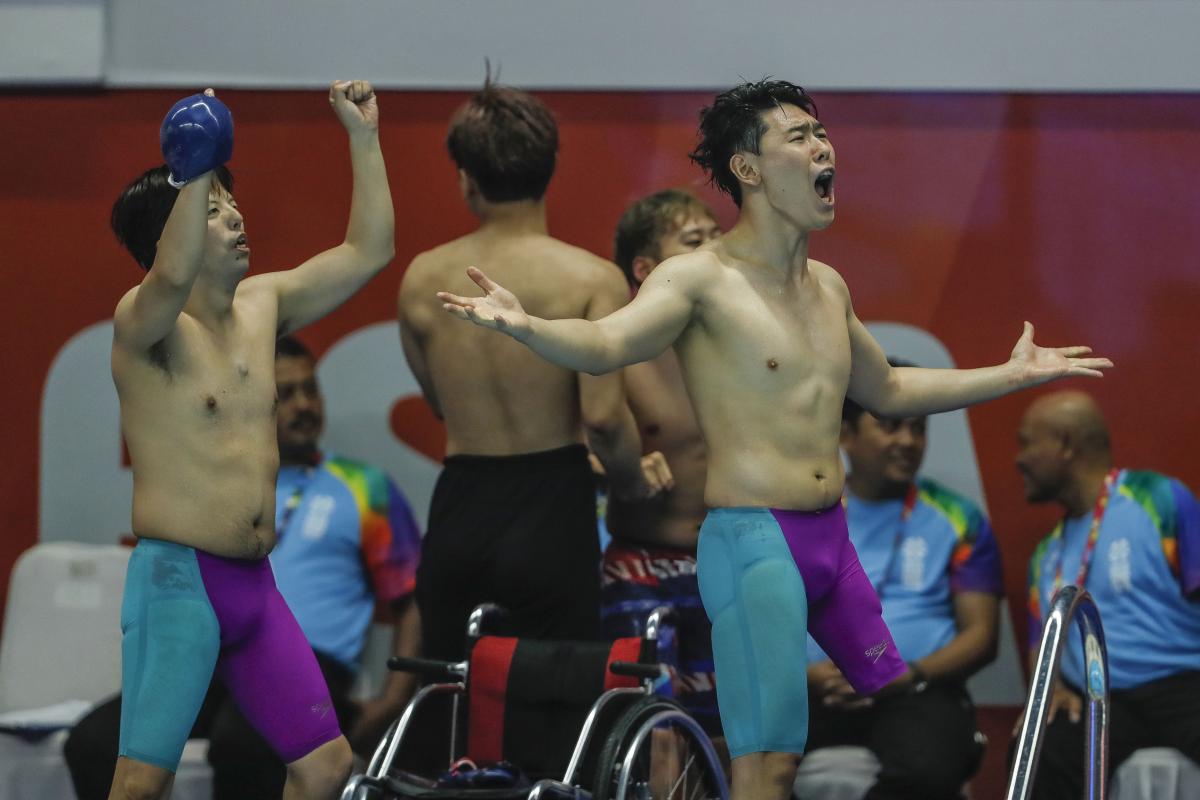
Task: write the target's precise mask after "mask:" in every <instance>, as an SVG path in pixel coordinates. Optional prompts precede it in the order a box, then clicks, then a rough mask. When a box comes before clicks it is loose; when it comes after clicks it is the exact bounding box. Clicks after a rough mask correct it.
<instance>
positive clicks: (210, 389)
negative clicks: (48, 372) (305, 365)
mask: <svg viewBox="0 0 1200 800" xmlns="http://www.w3.org/2000/svg"><path fill="white" fill-rule="evenodd" d="M136 291H138V290H137V289H134V290H133V291H131V292H130V293H129V294H128V295H126V298H125V299H124V300H122V303H126V302H129V301H130V298H131V297H132V296H133V294H134V292H136ZM277 315H278V304H277V301H276V297H275V295H274V294H273V293H271V292H267V291H262V290H256V289H254V288H251V287H250V286H247V285H246V284H243V286H241V287H239V288H238V290H237V294H236V295H235V298H234V302H233V306H232V313H231V316H230V318H229V320H228V322H227V324H225V325H224V327H223V329H222V330H221V331H220V332H215V331H213V330H211V329H208V328H206V327H204V326H202V325H201V324H200V323H199V322H198V321H197V320H196V319H195V318H193V317H191V316H189V315H187V314H180V315H179V317H178V319H177V321H176V323H175V326H174V329H173V330H172V331H171V333H170V334H168V336H167V337H166V338H165V339H163V340H162V341H161V342H159V343H157V344H155V345H153V346H151V347H150V348H148V349H145V350H135V349H134V348H132V347H131V346H130V345H128V344H127V343H123V342H121V341H120V339H119V337H118V339H117V340H115V341H114V344H113V353H112V372H113V380H114V381H115V382H116V386H117V393H118V395H119V396H120V400H121V430H122V433H123V435H124V437H125V442H126V445H127V446H128V448H129V455H130V460H131V461H132V464H133V532H134V533H135V534H136V535H138V536H147V537H152V538H156V539H164V540H167V541H171V542H177V543H179V544H184V545H188V546H190V547H194V548H197V549H199V550H204V551H206V552H209V553H214V554H216V555H221V556H228V557H233V558H261V557H262V556H265V555H266V554H267V553H268V552H270V550H271V548H273V547H274V545H275V476H276V472H277V471H278V468H279V451H278V446H277V444H276V431H275V396H276V395H275V366H274V364H275V336H276V324H277V322H276V319H277Z"/></svg>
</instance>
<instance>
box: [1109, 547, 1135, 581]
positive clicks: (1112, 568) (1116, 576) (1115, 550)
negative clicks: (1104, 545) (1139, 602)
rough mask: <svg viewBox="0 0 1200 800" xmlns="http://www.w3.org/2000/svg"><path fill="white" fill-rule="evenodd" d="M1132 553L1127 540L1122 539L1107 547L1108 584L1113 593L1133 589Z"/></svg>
mask: <svg viewBox="0 0 1200 800" xmlns="http://www.w3.org/2000/svg"><path fill="white" fill-rule="evenodd" d="M1132 552H1133V548H1132V546H1131V545H1130V544H1129V540H1128V539H1126V538H1123V537H1122V538H1120V539H1117V540H1116V541H1115V542H1113V543H1112V544H1110V545H1109V546H1108V582H1109V585H1111V586H1112V590H1113V591H1114V592H1118V593H1119V592H1128V591H1129V590H1131V589H1132V588H1133V566H1132V559H1131V558H1130V555H1131V553H1132Z"/></svg>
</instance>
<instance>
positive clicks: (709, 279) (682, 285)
mask: <svg viewBox="0 0 1200 800" xmlns="http://www.w3.org/2000/svg"><path fill="white" fill-rule="evenodd" d="M728 268H729V267H728V265H727V264H726V263H725V261H723V260H722V258H721V255H720V253H718V252H717V251H716V250H709V249H703V250H694V251H692V252H690V253H683V254H681V255H677V256H672V257H671V258H668V259H667V260H666V261H664V262H662V263H661V264H659V265H658V266H657V267H655V268H654V271H653V272H651V273H650V276H649V277H648V278H647V279H646V282H645V284H643V286H642V288H641V289H640V290H639V291H646V290H647V289H665V288H671V289H674V290H675V291H682V292H684V293H685V294H688V295H690V296H692V297H697V296H698V295H699V294H700V292H701V290H702V289H704V287H715V286H717V284H718V282H719V280H720V278H721V276H722V275H723V274H724V273H725V271H726V270H727V269H728Z"/></svg>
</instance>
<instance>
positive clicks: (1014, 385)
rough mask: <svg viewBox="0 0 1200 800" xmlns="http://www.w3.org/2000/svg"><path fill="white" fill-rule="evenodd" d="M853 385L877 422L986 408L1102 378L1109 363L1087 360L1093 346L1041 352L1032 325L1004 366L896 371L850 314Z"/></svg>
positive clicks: (852, 393) (858, 399) (852, 391)
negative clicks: (1045, 386)
mask: <svg viewBox="0 0 1200 800" xmlns="http://www.w3.org/2000/svg"><path fill="white" fill-rule="evenodd" d="M850 317H851V319H850V350H851V356H850V358H851V363H850V385H849V388H848V389H847V392H846V394H847V396H848V397H849V398H850V399H851V400H854V401H855V402H856V403H858V404H859V405H861V406H862V407H863V408H865V409H867V410H868V411H870V412H871V413H872V414H874V415H875V416H877V417H888V418H893V419H898V418H903V417H922V416H925V415H927V414H936V413H938V412H941V411H952V410H954V409H956V408H965V407H966V406H970V405H974V404H976V403H982V402H984V401H985V400H992V399H994V398H997V397H1002V396H1003V395H1006V394H1010V393H1012V392H1015V391H1018V390H1020V389H1027V388H1030V387H1032V386H1037V385H1038V384H1042V383H1047V382H1049V381H1052V380H1057V379H1059V378H1069V377H1092V378H1100V377H1103V374H1104V373H1103V372H1101V370H1104V369H1107V368H1109V367H1111V366H1112V362H1111V361H1109V360H1108V359H1107V358H1090V357H1088V356H1089V355H1090V354H1091V352H1092V349H1091V348H1090V347H1084V346H1075V347H1040V346H1038V345H1036V344H1034V343H1033V325H1031V324H1030V323H1028V322H1026V323H1025V330H1024V332H1023V333H1022V334H1021V338H1020V339H1018V340H1017V344H1016V346H1015V347H1013V351H1012V355H1011V356H1010V357H1009V359H1008V361H1007V362H1005V363H1004V364H1000V365H997V366H994V367H981V368H979V369H922V368H919V367H892V366H891V365H889V364H888V363H887V358H886V357H885V356H884V353H883V350H882V349H881V348H880V347H879V343H878V342H876V341H875V339H874V337H872V336H871V334H870V333H869V332H868V331H867V329H866V326H864V325H863V324H862V323H861V322H860V321H859V320H858V319H857V318H856V317H854V316H853V313H851V315H850Z"/></svg>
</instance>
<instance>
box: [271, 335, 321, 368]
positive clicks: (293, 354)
mask: <svg viewBox="0 0 1200 800" xmlns="http://www.w3.org/2000/svg"><path fill="white" fill-rule="evenodd" d="M275 358H307V359H308V360H309V361H312V362H314V363H315V362H316V360H317V359H315V358H314V357H313V354H312V350H309V349H308V345H306V344H305V343H304V342H302V341H300V340H299V339H297V338H296V337H295V336H291V335H290V334H289V335H287V336H280V337H279V340H278V341H276V342H275Z"/></svg>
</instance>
